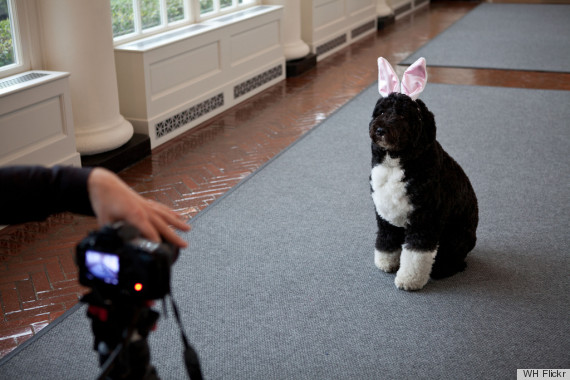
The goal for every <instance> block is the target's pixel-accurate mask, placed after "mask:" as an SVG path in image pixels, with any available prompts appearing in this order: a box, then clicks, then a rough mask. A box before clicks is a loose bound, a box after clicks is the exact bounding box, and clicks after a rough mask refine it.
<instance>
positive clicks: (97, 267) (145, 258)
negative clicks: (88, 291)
mask: <svg viewBox="0 0 570 380" xmlns="http://www.w3.org/2000/svg"><path fill="white" fill-rule="evenodd" d="M178 254H179V250H178V248H177V247H175V246H174V245H172V244H170V243H168V242H161V243H155V242H152V241H149V240H147V239H145V238H144V237H143V236H142V235H141V233H140V232H139V231H138V229H137V228H135V227H133V226H131V225H129V224H127V223H125V222H117V223H115V224H112V225H107V226H105V227H103V228H102V229H100V230H98V231H93V232H91V233H89V235H88V236H87V237H86V238H84V239H83V240H82V241H81V242H80V243H79V244H78V245H77V249H76V257H75V260H76V264H77V266H78V268H79V283H80V284H82V285H85V286H87V287H90V288H92V289H93V290H94V291H96V292H97V293H98V294H99V295H101V296H102V297H104V298H108V299H116V298H129V299H132V300H138V301H144V300H155V299H160V298H163V297H165V296H166V295H167V294H169V293H170V268H171V266H172V264H173V263H174V262H175V261H176V259H177V258H178Z"/></svg>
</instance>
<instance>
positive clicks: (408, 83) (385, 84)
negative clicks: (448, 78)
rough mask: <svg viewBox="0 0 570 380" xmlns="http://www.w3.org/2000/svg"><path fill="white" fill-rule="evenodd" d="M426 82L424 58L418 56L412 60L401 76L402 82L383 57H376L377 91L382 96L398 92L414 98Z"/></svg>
mask: <svg viewBox="0 0 570 380" xmlns="http://www.w3.org/2000/svg"><path fill="white" fill-rule="evenodd" d="M426 83H427V70H426V60H425V58H423V57H422V58H420V59H418V60H417V61H416V62H414V63H413V64H412V65H411V66H410V67H408V69H407V70H406V72H405V73H404V75H403V76H402V84H401V86H400V81H399V80H398V76H397V75H396V72H395V71H394V69H393V68H392V66H391V65H390V63H388V61H386V59H384V58H383V57H380V58H378V92H379V93H380V95H382V97H384V98H385V97H386V96H388V95H390V94H391V93H392V92H400V93H402V94H404V95H408V96H409V97H410V98H412V100H416V99H417V98H418V96H419V95H420V94H421V92H422V91H423V90H424V88H425V86H426Z"/></svg>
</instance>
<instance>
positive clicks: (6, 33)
mask: <svg viewBox="0 0 570 380" xmlns="http://www.w3.org/2000/svg"><path fill="white" fill-rule="evenodd" d="M13 41H14V36H13V34H12V23H11V20H10V8H9V7H8V0H0V67H4V66H7V65H11V64H13V63H16V58H15V56H14V55H15V54H14V43H13Z"/></svg>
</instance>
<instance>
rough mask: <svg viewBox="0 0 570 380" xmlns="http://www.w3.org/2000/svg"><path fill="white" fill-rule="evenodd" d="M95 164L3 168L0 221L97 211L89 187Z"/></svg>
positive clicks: (0, 179) (40, 218)
mask: <svg viewBox="0 0 570 380" xmlns="http://www.w3.org/2000/svg"><path fill="white" fill-rule="evenodd" d="M91 170H92V169H91V168H89V169H82V168H75V167H68V166H65V167H64V166H56V167H53V168H45V167H41V166H11V167H4V168H0V224H17V223H24V222H30V221H39V220H44V219H45V218H47V217H48V216H49V215H51V214H55V213H58V212H63V211H70V212H73V213H78V214H84V215H93V209H92V208H91V203H90V201H89V194H88V191H87V178H88V177H89V174H90V173H91Z"/></svg>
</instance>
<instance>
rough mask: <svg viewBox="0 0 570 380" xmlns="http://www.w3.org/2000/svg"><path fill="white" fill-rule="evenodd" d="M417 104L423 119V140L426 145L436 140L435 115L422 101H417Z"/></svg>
mask: <svg viewBox="0 0 570 380" xmlns="http://www.w3.org/2000/svg"><path fill="white" fill-rule="evenodd" d="M416 104H417V105H418V109H419V110H420V115H421V118H422V139H423V140H424V143H430V142H433V141H434V140H435V133H436V128H435V118H434V117H433V113H431V111H430V110H428V108H427V107H426V105H425V103H424V102H422V101H421V100H420V99H416Z"/></svg>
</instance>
